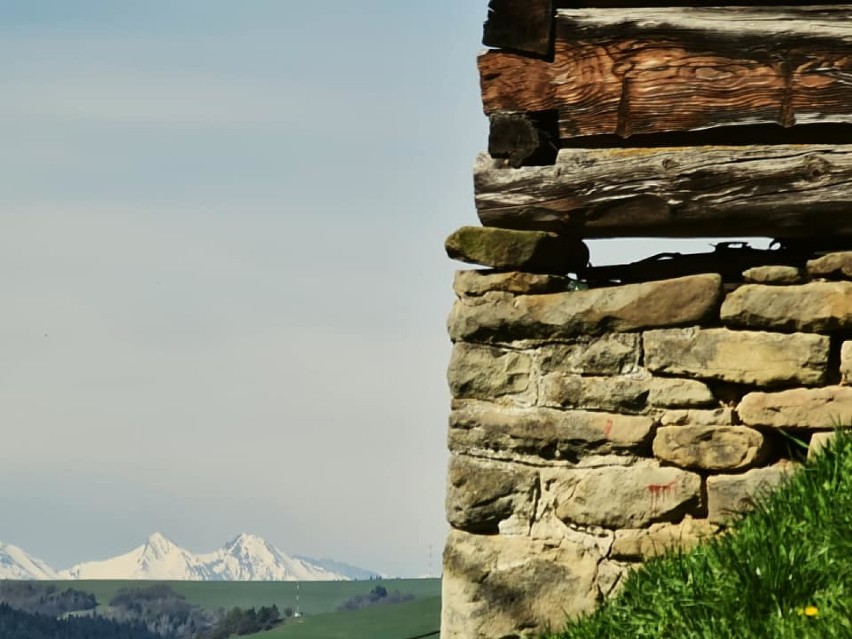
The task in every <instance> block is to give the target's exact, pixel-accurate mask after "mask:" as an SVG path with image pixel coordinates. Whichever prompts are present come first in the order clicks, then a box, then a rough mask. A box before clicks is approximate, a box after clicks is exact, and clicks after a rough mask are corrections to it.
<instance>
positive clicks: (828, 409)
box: [737, 386, 852, 429]
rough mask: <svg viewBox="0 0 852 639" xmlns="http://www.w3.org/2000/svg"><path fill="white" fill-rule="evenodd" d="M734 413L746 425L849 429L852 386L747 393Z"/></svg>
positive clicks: (851, 424)
mask: <svg viewBox="0 0 852 639" xmlns="http://www.w3.org/2000/svg"><path fill="white" fill-rule="evenodd" d="M737 413H738V414H739V416H740V419H741V420H742V421H743V423H745V424H748V425H749V426H771V427H775V428H811V429H818V428H835V427H839V426H852V387H849V386H828V387H825V388H794V389H792V390H786V391H782V392H778V393H749V394H748V395H746V396H745V397H743V400H742V401H741V402H740V405H739V406H738V407H737Z"/></svg>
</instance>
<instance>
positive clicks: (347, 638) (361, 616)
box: [251, 597, 441, 639]
mask: <svg viewBox="0 0 852 639" xmlns="http://www.w3.org/2000/svg"><path fill="white" fill-rule="evenodd" d="M440 619H441V598H440V597H428V598H424V599H417V600H415V601H409V602H406V603H401V604H394V605H390V606H373V607H372V608H365V609H364V610H355V611H351V612H339V613H336V614H335V613H332V614H325V615H318V616H316V617H304V618H302V619H298V620H294V621H291V622H289V623H287V624H285V625H283V626H280V627H278V628H276V629H275V630H270V631H269V632H263V633H260V634H256V635H251V637H253V638H254V639H278V638H280V639H409V637H418V636H422V635H425V634H426V633H431V632H433V631H437V630H438V629H439V628H440V625H441V621H440ZM434 636H435V637H437V634H435V635H434Z"/></svg>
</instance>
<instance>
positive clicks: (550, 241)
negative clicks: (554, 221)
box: [444, 226, 589, 275]
mask: <svg viewBox="0 0 852 639" xmlns="http://www.w3.org/2000/svg"><path fill="white" fill-rule="evenodd" d="M444 246H445V248H446V249H447V255H449V256H450V257H451V258H452V259H454V260H460V261H462V262H467V263H469V264H481V265H483V266H490V267H492V268H497V269H502V270H510V271H530V272H532V273H554V274H557V275H561V274H563V273H567V272H569V271H577V270H578V269H582V268H583V267H585V266H586V264H588V262H589V249H588V247H587V246H586V245H585V244H584V243H583V242H582V241H581V240H577V239H573V238H566V237H562V236H560V235H557V234H556V233H548V232H545V231H513V230H509V229H500V228H493V227H483V226H463V227H462V228H460V229H458V230H457V231H456V232H454V233H453V234H452V235H450V236H449V237H448V238H447V241H446V242H445V244H444Z"/></svg>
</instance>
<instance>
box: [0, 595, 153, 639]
mask: <svg viewBox="0 0 852 639" xmlns="http://www.w3.org/2000/svg"><path fill="white" fill-rule="evenodd" d="M0 637H2V638H3V639H93V638H94V637H97V639H163V636H162V635H156V634H154V633H152V632H149V631H148V629H147V628H145V627H144V626H142V625H140V624H135V623H117V622H115V621H109V620H107V619H102V618H100V617H70V618H68V619H57V618H56V617H48V616H45V615H34V614H30V613H28V612H23V611H21V610H15V609H14V608H12V607H11V606H9V605H8V604H5V603H4V604H0Z"/></svg>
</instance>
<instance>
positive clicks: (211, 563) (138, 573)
mask: <svg viewBox="0 0 852 639" xmlns="http://www.w3.org/2000/svg"><path fill="white" fill-rule="evenodd" d="M377 577H380V575H379V574H378V573H375V572H372V571H370V570H365V569H363V568H358V567H356V566H350V565H348V564H345V563H342V562H339V561H334V560H328V559H311V558H309V557H303V556H290V555H287V554H286V553H284V552H282V551H281V550H278V549H277V548H275V547H274V546H273V545H272V544H270V543H269V542H267V541H266V540H265V539H263V538H262V537H258V536H257V535H250V534H247V533H243V534H241V535H239V536H237V537H236V538H234V539H232V540H231V541H229V542H228V543H226V544H225V545H223V546H222V547H221V548H219V549H218V550H215V551H213V552H211V553H203V554H196V553H193V552H191V551H189V550H186V549H185V548H182V547H180V546H178V545H177V544H176V543H174V542H173V541H171V540H170V539H168V538H167V537H165V536H164V535H162V534H160V533H154V534H153V535H151V536H149V537H148V539H147V540H146V541H145V543H144V544H142V545H141V546H138V547H137V548H134V549H133V550H131V551H130V552H128V553H126V554H123V555H119V556H117V557H112V558H110V559H105V560H102V561H89V562H84V563H80V564H77V565H75V566H72V567H71V568H69V569H68V570H61V571H58V570H55V569H54V568H52V567H51V566H49V565H48V564H47V563H46V562H44V561H42V560H40V559H38V558H35V557H33V556H31V555H29V554H28V553H27V552H26V551H24V550H23V549H21V548H18V547H17V546H13V545H11V544H3V543H2V542H0V579H26V580H63V579H72V580H78V579H79V580H90V579H91V580H103V579H110V580H113V579H117V580H137V579H139V580H155V581H159V580H163V581H166V580H169V581H171V580H173V581H349V580H355V579H370V578H377Z"/></svg>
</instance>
